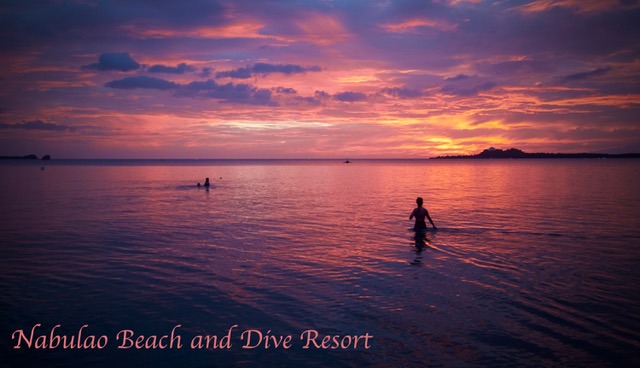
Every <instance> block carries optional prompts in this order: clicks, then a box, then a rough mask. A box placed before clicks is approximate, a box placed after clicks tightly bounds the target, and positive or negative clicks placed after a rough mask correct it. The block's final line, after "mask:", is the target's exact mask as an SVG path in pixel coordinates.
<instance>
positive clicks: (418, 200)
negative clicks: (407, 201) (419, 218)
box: [416, 197, 422, 207]
mask: <svg viewBox="0 0 640 368" xmlns="http://www.w3.org/2000/svg"><path fill="white" fill-rule="evenodd" d="M416 204H417V205H418V207H422V197H418V198H416Z"/></svg>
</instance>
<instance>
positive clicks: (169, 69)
mask: <svg viewBox="0 0 640 368" xmlns="http://www.w3.org/2000/svg"><path fill="white" fill-rule="evenodd" d="M195 70H196V68H195V67H194V66H191V65H188V64H185V63H180V64H178V65H177V66H175V67H174V66H166V65H161V64H157V65H154V66H151V67H149V69H148V71H149V73H167V74H185V73H190V72H193V71H195Z"/></svg>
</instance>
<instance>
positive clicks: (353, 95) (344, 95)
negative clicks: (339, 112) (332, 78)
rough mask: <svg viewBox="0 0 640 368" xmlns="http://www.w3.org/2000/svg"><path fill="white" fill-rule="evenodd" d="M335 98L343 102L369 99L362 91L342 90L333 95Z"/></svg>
mask: <svg viewBox="0 0 640 368" xmlns="http://www.w3.org/2000/svg"><path fill="white" fill-rule="evenodd" d="M333 98H334V99H336V100H338V101H342V102H358V101H364V100H366V99H367V95H365V94H364V93H361V92H341V93H337V94H335V95H334V96H333Z"/></svg>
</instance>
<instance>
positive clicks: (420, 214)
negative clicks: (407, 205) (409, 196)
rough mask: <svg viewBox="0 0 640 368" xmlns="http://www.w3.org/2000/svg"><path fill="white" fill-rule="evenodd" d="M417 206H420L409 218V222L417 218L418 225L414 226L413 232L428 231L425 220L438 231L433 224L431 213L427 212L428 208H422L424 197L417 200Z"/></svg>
mask: <svg viewBox="0 0 640 368" xmlns="http://www.w3.org/2000/svg"><path fill="white" fill-rule="evenodd" d="M416 204H417V205H418V207H416V208H415V209H414V210H413V212H411V215H410V216H409V220H411V219H413V218H414V217H415V218H416V224H415V225H413V230H415V231H424V230H426V229H427V223H426V221H425V219H427V220H429V222H430V223H431V225H432V226H433V230H436V229H437V227H436V224H434V223H433V220H432V219H431V216H429V211H427V209H426V208H424V207H422V197H418V198H416Z"/></svg>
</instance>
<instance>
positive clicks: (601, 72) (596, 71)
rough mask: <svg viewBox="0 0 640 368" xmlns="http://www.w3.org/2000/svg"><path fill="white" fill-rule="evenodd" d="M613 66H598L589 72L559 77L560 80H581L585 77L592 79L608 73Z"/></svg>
mask: <svg viewBox="0 0 640 368" xmlns="http://www.w3.org/2000/svg"><path fill="white" fill-rule="evenodd" d="M610 70H611V68H598V69H594V70H591V71H588V72H581V73H575V74H569V75H565V76H562V77H559V79H560V82H571V81H580V80H585V79H590V78H593V77H598V76H601V75H604V74H606V73H608V72H609V71H610Z"/></svg>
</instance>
